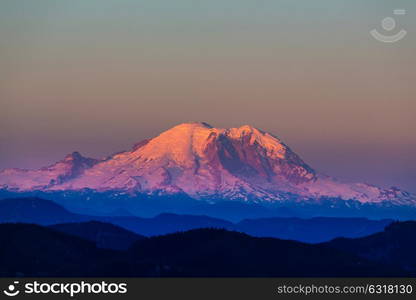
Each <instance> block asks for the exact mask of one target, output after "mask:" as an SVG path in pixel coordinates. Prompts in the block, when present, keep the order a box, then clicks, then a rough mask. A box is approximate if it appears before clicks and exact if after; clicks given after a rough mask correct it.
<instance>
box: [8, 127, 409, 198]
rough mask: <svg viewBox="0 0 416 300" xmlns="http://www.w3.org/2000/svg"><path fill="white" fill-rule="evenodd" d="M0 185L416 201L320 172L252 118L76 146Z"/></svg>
mask: <svg viewBox="0 0 416 300" xmlns="http://www.w3.org/2000/svg"><path fill="white" fill-rule="evenodd" d="M0 187H1V188H4V189H8V190H17V191H34V190H41V191H48V190H49V191H62V190H82V189H86V188H88V189H93V190H97V191H128V192H137V193H146V194H152V193H156V192H157V193H159V194H160V193H162V194H176V193H185V194H187V195H189V196H190V197H192V198H194V199H202V198H206V197H209V196H213V195H215V196H220V197H221V198H223V199H230V200H233V199H239V200H242V201H254V202H263V201H266V202H279V201H285V200H287V199H288V197H289V196H288V195H293V194H294V195H297V197H298V199H300V200H301V201H319V199H320V198H322V197H337V198H341V199H344V200H357V201H360V202H362V203H367V202H368V203H379V202H384V201H390V202H392V203H394V204H398V205H416V197H415V195H412V194H410V193H407V192H405V191H401V190H399V189H397V188H391V189H382V188H379V187H376V186H372V185H368V184H364V183H342V182H339V181H337V180H336V179H334V178H331V177H329V176H326V175H323V174H319V173H317V172H316V171H315V170H314V169H313V168H312V167H310V166H309V165H308V164H306V163H305V162H304V161H303V160H302V159H301V158H300V157H299V156H298V155H297V154H296V153H294V152H293V151H292V150H291V149H290V148H289V147H288V146H287V145H285V144H284V143H283V142H282V141H281V140H280V139H279V138H277V137H276V136H274V135H272V134H270V133H267V132H263V131H261V130H259V129H256V128H254V127H252V126H248V125H244V126H241V127H239V128H229V129H222V128H214V127H212V126H210V125H208V124H206V123H198V122H195V123H184V124H180V125H177V126H175V127H173V128H171V129H169V130H167V131H165V132H162V133H161V134H160V135H159V136H157V137H155V138H152V139H149V140H145V141H142V142H139V143H137V144H136V145H135V146H134V147H133V149H132V150H131V151H126V152H121V153H117V154H114V155H113V156H110V157H109V158H106V159H102V160H98V159H92V158H85V157H83V156H81V155H80V154H79V153H78V152H74V153H72V154H70V155H68V156H67V157H65V159H64V160H62V161H60V162H57V163H55V164H53V165H51V166H49V167H44V168H41V169H39V170H21V169H6V170H3V171H1V172H0Z"/></svg>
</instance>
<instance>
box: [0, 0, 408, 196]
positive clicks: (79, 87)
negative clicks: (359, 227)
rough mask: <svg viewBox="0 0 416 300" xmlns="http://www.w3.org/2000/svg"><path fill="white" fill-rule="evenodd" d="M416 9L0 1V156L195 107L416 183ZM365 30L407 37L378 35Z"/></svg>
mask: <svg viewBox="0 0 416 300" xmlns="http://www.w3.org/2000/svg"><path fill="white" fill-rule="evenodd" d="M397 8H403V9H406V12H407V14H406V15H404V16H394V15H393V10H394V9H397ZM415 14H416V2H415V1H413V0H396V1H393V0H391V1H387V0H367V1H359V0H351V1H342V0H331V1H330V0H316V1H307V0H299V1H293V0H256V1H254V0H252V1H248V0H222V1H219V0H211V1H197V0H193V1H191V0H186V1H185V0H175V1H161V0H152V1H150V0H147V1H140V0H138V1H133V0H119V1H116V0H111V1H110V0H82V1H81V0H71V1H55V0H53V1H52V0H50V1H45V0H38V1H30V0H26V1H25V0H22V1H13V0H10V1H8V0H0V37H1V43H0V69H1V71H0V72H1V73H0V76H1V77H0V106H1V110H0V129H1V130H0V169H3V168H10V167H19V168H38V167H41V166H45V165H48V164H51V163H53V162H55V161H57V160H60V159H62V157H63V156H65V155H66V154H67V153H69V152H72V151H79V152H81V153H82V154H83V155H86V156H92V157H103V156H107V155H109V154H111V153H114V152H117V151H120V150H125V149H130V147H131V146H132V145H133V144H134V143H136V142H137V141H140V140H142V139H145V138H149V137H153V136H155V135H157V134H159V133H160V132H162V131H164V130H166V129H168V128H170V127H172V126H174V125H176V124H178V123H183V122H188V121H204V122H207V123H209V124H211V125H213V126H215V127H225V128H227V127H237V126H241V125H243V124H250V125H253V126H255V127H258V128H261V129H263V130H265V131H268V132H271V133H273V134H275V135H277V136H279V137H280V138H282V140H283V141H284V142H285V143H286V144H288V145H289V146H290V147H291V148H292V149H293V150H294V151H295V152H297V153H298V154H299V155H300V156H301V157H302V158H303V159H304V160H305V161H306V162H307V163H308V164H310V165H311V166H312V167H313V168H315V169H317V170H319V171H321V172H324V173H327V174H329V175H332V176H335V177H339V178H341V179H344V180H357V181H365V182H368V183H374V184H378V185H381V186H391V185H396V186H399V187H402V188H405V189H407V190H410V191H413V192H416V184H415V182H416V158H415V153H416V134H415V129H416V118H415V113H416V84H415V82H416V56H415V53H416V37H415V36H416V35H415V28H416V18H415V17H414V15H415ZM389 16H390V17H394V18H395V20H396V22H397V28H395V29H394V30H392V33H389V32H386V31H383V29H382V28H381V25H380V23H381V20H382V19H383V18H385V17H389ZM373 28H376V29H378V30H379V31H380V32H382V33H384V34H394V33H397V32H398V31H399V30H400V29H401V28H403V29H406V30H407V31H408V35H407V36H406V37H405V38H404V39H403V40H402V41H400V42H398V43H394V44H384V43H381V42H378V41H376V40H375V39H373V38H372V37H371V36H370V34H369V31H370V30H371V29H373Z"/></svg>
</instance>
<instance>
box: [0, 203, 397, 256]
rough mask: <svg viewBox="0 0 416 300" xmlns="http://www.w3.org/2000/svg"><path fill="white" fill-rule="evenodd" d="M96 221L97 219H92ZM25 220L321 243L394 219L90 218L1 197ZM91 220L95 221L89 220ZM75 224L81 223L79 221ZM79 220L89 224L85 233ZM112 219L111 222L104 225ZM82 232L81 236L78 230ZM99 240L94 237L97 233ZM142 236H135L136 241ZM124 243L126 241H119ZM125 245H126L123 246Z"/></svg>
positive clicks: (1, 217)
mask: <svg viewBox="0 0 416 300" xmlns="http://www.w3.org/2000/svg"><path fill="white" fill-rule="evenodd" d="M91 221H93V222H91ZM5 222H23V223H35V224H40V225H56V224H62V223H68V224H62V225H56V226H54V228H56V229H59V230H61V231H63V232H67V233H71V232H73V233H74V232H79V233H80V234H82V235H83V237H88V235H89V237H88V238H87V239H89V240H96V239H99V237H100V236H101V235H102V234H105V235H108V236H113V239H117V237H116V235H125V233H123V232H122V231H120V230H116V228H114V227H112V226H111V225H109V224H113V225H117V226H119V227H121V228H124V229H126V230H129V231H132V232H134V233H135V234H136V235H143V236H154V235H162V234H167V233H174V232H177V231H186V230H190V229H196V228H222V229H229V230H234V231H240V232H245V233H247V234H250V235H253V236H257V237H276V238H282V239H291V240H298V241H303V242H310V243H318V242H324V241H328V240H331V239H333V238H336V237H362V236H366V235H369V234H372V233H375V232H379V231H382V230H383V229H384V228H385V227H386V226H387V225H389V224H390V223H391V222H393V220H389V219H385V220H368V219H364V218H312V219H300V218H261V219H245V220H242V221H240V222H236V223H233V222H229V221H226V220H222V219H218V218H211V217H207V216H203V215H177V214H170V213H164V214H160V215H157V216H155V217H152V218H140V217H135V216H118V217H111V216H90V215H80V214H75V213H72V212H70V211H68V210H66V209H65V208H63V207H61V206H60V205H58V204H56V203H55V202H52V201H48V200H43V199H39V198H17V199H3V200H0V223H5ZM85 222H89V223H85ZM74 223H75V224H74ZM76 223H84V224H83V226H84V230H83V231H82V232H80V231H79V229H78V228H77V227H76V226H78V225H76ZM104 223H109V224H104ZM76 235H79V234H76ZM94 236H95V237H96V238H93V237H94ZM136 238H139V237H138V236H131V237H130V238H129V240H130V241H132V240H134V239H136ZM118 246H121V244H118ZM121 248H125V245H124V244H123V247H121Z"/></svg>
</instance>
